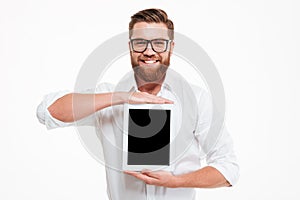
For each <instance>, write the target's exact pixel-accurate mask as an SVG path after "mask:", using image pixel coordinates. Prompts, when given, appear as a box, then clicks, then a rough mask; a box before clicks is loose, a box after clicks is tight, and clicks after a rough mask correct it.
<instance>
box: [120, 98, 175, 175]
mask: <svg viewBox="0 0 300 200" xmlns="http://www.w3.org/2000/svg"><path fill="white" fill-rule="evenodd" d="M172 127H173V104H124V127H123V170H131V171H142V170H143V169H149V170H166V171H171V168H170V160H171V154H172V150H171V146H170V145H171V142H170V141H171V138H172V136H173V128H172Z"/></svg>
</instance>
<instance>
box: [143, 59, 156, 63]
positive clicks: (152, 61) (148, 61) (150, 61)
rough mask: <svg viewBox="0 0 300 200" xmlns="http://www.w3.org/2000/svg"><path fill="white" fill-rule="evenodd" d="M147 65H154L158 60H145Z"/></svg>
mask: <svg viewBox="0 0 300 200" xmlns="http://www.w3.org/2000/svg"><path fill="white" fill-rule="evenodd" d="M144 62H145V63H146V64H153V63H155V62H156V60H145V61H144Z"/></svg>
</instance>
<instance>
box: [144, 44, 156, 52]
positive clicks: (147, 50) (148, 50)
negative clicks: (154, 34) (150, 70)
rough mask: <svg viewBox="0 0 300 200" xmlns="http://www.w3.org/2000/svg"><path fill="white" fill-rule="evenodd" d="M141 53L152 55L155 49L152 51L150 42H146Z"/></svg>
mask: <svg viewBox="0 0 300 200" xmlns="http://www.w3.org/2000/svg"><path fill="white" fill-rule="evenodd" d="M143 53H144V54H145V55H154V54H155V51H153V49H152V47H151V44H150V42H149V43H148V44H147V48H146V50H145V51H144V52H143Z"/></svg>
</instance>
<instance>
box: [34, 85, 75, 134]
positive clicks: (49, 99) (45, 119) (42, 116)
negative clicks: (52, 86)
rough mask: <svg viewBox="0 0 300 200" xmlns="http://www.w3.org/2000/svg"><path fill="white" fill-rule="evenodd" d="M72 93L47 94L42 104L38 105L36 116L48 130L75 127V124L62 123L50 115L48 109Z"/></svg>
mask: <svg viewBox="0 0 300 200" xmlns="http://www.w3.org/2000/svg"><path fill="white" fill-rule="evenodd" d="M68 93H70V92H69V91H67V90H65V91H59V92H53V93H50V94H47V95H45V96H44V98H43V100H42V102H41V103H40V104H39V105H38V107H37V110H36V115H37V118H38V120H39V122H40V123H41V124H44V125H45V126H46V128H47V129H54V128H58V127H67V126H71V125H73V123H67V122H62V121H60V120H58V119H56V118H54V117H52V115H51V114H50V112H49V111H48V107H49V106H50V105H51V104H53V103H54V102H55V101H56V100H57V99H59V98H61V97H63V96H65V95H66V94H68Z"/></svg>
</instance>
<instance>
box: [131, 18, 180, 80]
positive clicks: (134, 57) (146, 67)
mask: <svg viewBox="0 0 300 200" xmlns="http://www.w3.org/2000/svg"><path fill="white" fill-rule="evenodd" d="M130 39H145V40H153V39H165V40H170V38H169V36H168V28H167V26H166V25H165V24H163V23H146V22H138V23H136V24H135V25H134V27H133V30H132V35H131V38H130ZM153 43H155V42H153ZM155 44H157V45H160V43H159V41H158V42H157V43H155ZM129 45H130V50H131V53H130V57H131V65H132V68H133V70H134V72H135V75H137V76H138V77H139V78H140V79H142V80H143V81H145V82H157V81H160V80H161V79H162V78H163V77H164V75H165V73H166V71H167V69H168V67H169V65H170V57H171V54H172V50H173V47H174V42H173V41H171V42H169V41H168V42H167V50H166V51H165V52H162V53H158V52H155V51H154V50H153V49H152V48H151V44H150V43H148V46H147V48H146V50H145V51H144V52H140V53H138V52H135V51H133V49H132V48H131V47H132V46H131V45H132V44H129ZM137 45H139V43H137Z"/></svg>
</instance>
